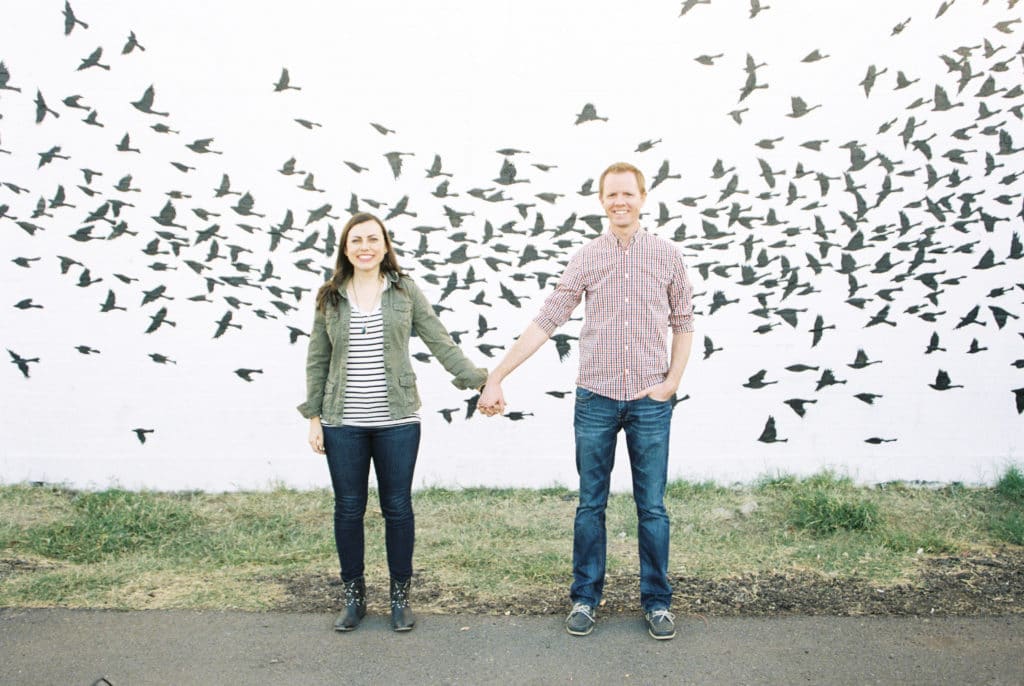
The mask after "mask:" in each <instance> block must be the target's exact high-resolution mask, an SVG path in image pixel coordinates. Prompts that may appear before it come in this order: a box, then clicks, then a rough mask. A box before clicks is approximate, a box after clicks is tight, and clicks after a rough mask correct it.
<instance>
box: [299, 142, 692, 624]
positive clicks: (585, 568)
mask: <svg viewBox="0 0 1024 686" xmlns="http://www.w3.org/2000/svg"><path fill="white" fill-rule="evenodd" d="M599 189H600V192H599V199H600V201H601V205H602V207H603V208H604V211H605V214H606V215H607V217H608V230H607V231H606V232H605V233H603V234H602V235H601V236H599V237H598V238H595V239H593V240H592V241H590V242H589V243H587V244H585V245H584V246H582V247H581V248H580V249H579V251H578V252H577V253H576V254H575V255H574V256H573V257H572V259H571V260H570V261H569V263H568V265H567V266H566V268H565V271H564V272H563V273H562V275H561V278H560V279H559V281H558V285H557V286H556V287H555V289H554V291H552V292H551V293H550V294H549V295H548V296H547V298H546V300H545V301H544V305H543V306H542V308H541V310H540V312H539V313H538V314H537V316H536V317H535V318H534V319H533V320H532V321H531V323H530V324H529V325H528V326H527V328H526V330H525V331H524V332H523V333H522V335H520V336H519V338H518V339H516V341H515V343H514V344H513V345H512V346H511V347H510V348H509V350H508V352H507V353H506V355H505V356H504V358H503V359H502V360H501V361H500V362H499V363H498V365H497V366H496V367H495V368H494V369H493V370H492V371H491V372H490V373H489V374H488V372H487V371H486V370H484V369H480V368H478V367H476V366H475V365H474V364H473V363H472V362H471V361H470V360H469V359H467V358H466V357H465V355H463V354H462V351H461V350H460V349H459V348H458V347H457V346H456V345H455V343H454V342H453V341H452V339H451V337H450V336H449V334H448V331H447V329H446V328H445V327H444V325H443V324H442V323H441V321H440V319H439V318H438V316H437V314H436V313H435V312H434V310H433V308H432V307H431V305H430V303H429V301H428V300H427V299H426V297H425V296H424V295H423V293H422V292H421V291H420V289H419V288H418V287H417V286H416V284H415V283H414V282H413V281H412V279H410V278H409V276H408V275H406V274H404V273H403V272H402V271H401V270H400V269H399V266H398V260H397V256H396V254H395V250H394V247H393V246H392V243H391V239H390V236H389V235H388V232H387V230H386V229H385V228H384V225H383V223H382V222H381V221H380V219H378V218H377V217H375V216H373V215H371V214H366V213H360V214H356V215H354V216H353V217H352V218H351V219H350V220H349V221H348V223H347V224H346V225H345V227H344V229H343V230H342V233H341V237H340V239H339V249H338V258H337V261H336V264H335V268H334V273H333V275H332V276H331V279H330V280H329V281H327V283H325V284H324V285H323V286H322V287H321V288H320V290H319V292H318V293H317V296H316V312H315V316H314V323H313V330H312V332H311V334H310V341H309V351H308V354H307V361H306V385H307V396H306V401H305V402H304V403H302V404H301V405H300V406H299V408H298V409H299V412H300V413H301V414H302V415H303V416H304V417H306V418H308V419H309V422H310V424H309V438H308V440H309V444H310V447H311V448H312V449H313V451H314V452H315V453H318V454H321V455H326V458H327V465H328V469H329V471H330V475H331V484H332V487H333V490H334V536H335V543H336V545H337V549H338V559H339V562H340V566H341V580H342V584H343V586H344V590H345V611H344V613H342V615H341V616H340V617H338V620H337V621H336V622H335V624H334V628H335V629H336V630H338V631H350V630H352V629H355V628H356V627H357V626H358V624H359V621H360V619H362V617H363V616H364V615H365V614H366V583H365V578H364V576H363V573H364V564H363V555H364V529H363V516H364V513H365V511H366V503H367V493H368V480H369V473H370V465H371V462H372V464H373V468H374V471H375V473H376V477H377V486H378V491H379V498H380V507H381V512H382V514H383V516H384V522H385V544H386V550H387V562H388V570H389V572H390V577H391V584H390V601H391V627H392V628H393V629H394V630H395V631H408V630H410V629H412V628H413V626H414V624H415V621H416V620H415V617H414V615H413V612H412V609H411V607H410V605H409V593H410V583H411V579H412V555H413V544H414V539H415V523H414V515H413V508H412V480H413V472H414V469H415V465H416V456H417V453H418V450H419V442H420V420H419V416H418V415H417V410H418V409H419V407H420V398H419V394H418V391H417V388H416V384H415V374H414V373H413V370H412V364H411V362H410V355H409V339H410V336H411V332H412V331H413V330H415V331H416V334H417V335H418V336H419V337H420V339H421V340H422V341H423V342H424V343H425V344H426V346H427V348H428V349H429V350H430V351H431V353H433V355H434V356H435V357H436V358H437V359H438V361H439V362H440V363H441V364H442V365H443V366H444V368H445V369H446V370H447V371H448V372H449V373H450V374H451V375H452V377H453V383H454V384H455V385H456V386H457V387H458V388H462V389H473V388H476V389H479V391H480V397H479V398H478V401H477V408H478V409H479V410H480V411H481V412H482V413H483V414H486V415H489V416H493V415H496V414H503V413H504V410H505V397H504V394H503V393H502V388H501V382H502V380H503V379H504V378H505V377H506V376H507V375H508V374H509V373H511V372H512V371H513V370H514V369H516V368H517V367H518V366H519V365H520V364H522V363H523V362H524V361H526V360H527V359H528V358H529V357H530V356H531V355H533V353H534V352H536V351H537V350H538V349H539V348H540V347H541V346H542V345H543V344H544V342H545V341H547V340H548V338H549V337H550V336H551V335H552V334H554V332H555V330H556V329H557V328H558V327H560V326H561V325H562V324H564V323H565V322H566V321H568V319H569V317H570V315H571V314H572V312H573V310H574V309H575V308H576V307H577V306H578V305H579V303H580V301H581V300H584V301H585V314H584V323H583V328H582V331H581V333H580V341H579V356H580V368H579V376H578V378H577V380H576V386H577V388H576V393H575V410H574V418H573V427H574V433H575V444H576V469H577V472H578V474H579V504H578V506H577V508H576V517H575V523H574V527H573V529H574V530H573V582H572V586H571V588H570V591H569V596H570V600H571V601H572V609H571V610H570V612H569V614H568V617H567V618H566V620H565V627H566V630H567V631H568V632H569V633H570V634H573V635H576V636H585V635H587V634H589V633H590V632H591V631H592V630H593V628H594V622H595V617H596V613H595V610H596V608H597V607H598V605H599V603H600V602H601V596H602V592H603V587H604V579H605V558H606V533H605V508H606V505H607V502H608V494H609V486H610V480H611V472H612V467H613V465H614V460H615V445H616V440H617V436H618V433H619V431H620V430H622V431H624V432H625V435H626V444H627V448H628V453H629V461H630V467H631V473H632V482H633V499H634V501H635V503H636V508H637V519H638V525H637V526H638V532H637V533H638V539H639V555H640V603H641V609H642V611H643V615H644V620H645V622H646V625H647V628H648V632H649V633H650V635H651V636H652V637H654V638H656V639H671V638H673V637H674V636H675V624H674V620H675V618H674V616H673V614H672V612H671V611H670V608H671V602H672V588H671V585H670V584H669V580H668V555H669V518H668V514H667V512H666V510H665V507H664V502H663V501H664V496H665V487H666V483H667V478H668V455H669V431H670V428H671V420H672V408H673V402H672V400H673V397H674V395H675V392H676V389H677V388H678V387H679V383H680V380H681V378H682V375H683V371H684V370H685V368H686V362H687V359H688V358H689V355H690V347H691V342H692V337H693V300H692V297H693V289H692V286H691V284H690V281H689V278H688V276H687V271H686V266H685V265H684V263H683V259H682V255H681V254H680V252H679V250H678V249H677V248H676V246H675V245H673V244H672V243H671V242H669V241H667V240H664V239H662V238H659V237H657V236H654V235H652V234H650V233H648V232H647V231H646V230H645V229H644V228H642V226H641V224H640V211H641V209H642V207H643V204H644V201H645V199H646V195H647V193H646V186H645V181H644V176H643V174H642V173H641V172H640V170H639V169H637V168H636V167H635V166H633V165H631V164H628V163H623V162H619V163H616V164H613V165H611V166H609V167H608V168H607V169H605V171H604V172H603V173H602V175H601V178H600V184H599ZM670 331H671V336H669V332H670Z"/></svg>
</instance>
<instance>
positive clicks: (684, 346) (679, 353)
mask: <svg viewBox="0 0 1024 686" xmlns="http://www.w3.org/2000/svg"><path fill="white" fill-rule="evenodd" d="M692 345H693V332H692V331H679V332H673V333H672V350H671V358H670V359H669V365H668V373H667V374H665V380H664V381H662V382H661V383H659V384H654V385H653V386H649V387H647V388H645V389H644V390H642V391H640V392H639V393H637V395H636V398H633V400H636V399H637V398H643V397H645V396H650V397H651V398H652V399H653V400H657V401H659V402H665V401H666V400H668V399H670V398H671V397H672V396H673V395H675V392H676V390H677V389H678V388H679V382H680V381H682V379H683V372H684V371H686V363H687V361H689V359H690V348H691V347H692Z"/></svg>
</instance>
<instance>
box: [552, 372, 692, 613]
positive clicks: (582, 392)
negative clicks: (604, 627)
mask: <svg viewBox="0 0 1024 686" xmlns="http://www.w3.org/2000/svg"><path fill="white" fill-rule="evenodd" d="M573 425H574V428H575V432H576V471H577V472H578V473H579V475H580V502H579V506H578V507H577V508H576V522H575V526H574V537H573V551H572V567H573V583H572V588H571V589H570V591H569V595H570V597H571V598H572V601H573V602H574V603H575V602H580V603H586V604H588V605H590V606H592V607H597V605H598V603H600V602H601V594H602V592H603V590H604V576H605V560H606V557H607V534H606V531H605V508H606V506H607V505H608V490H609V486H610V484H611V473H612V467H613V466H614V465H615V443H616V439H617V436H618V433H619V430H620V429H622V430H624V431H625V432H626V447H627V448H628V450H629V464H630V468H631V470H632V474H633V500H634V501H635V503H636V513H637V520H638V522H637V538H638V539H639V547H640V605H641V607H642V608H643V610H644V612H649V611H651V610H657V609H668V608H669V607H670V606H671V604H672V587H671V586H670V585H669V581H668V549H669V521H668V513H667V512H666V511H665V504H664V500H665V485H666V481H667V479H668V439H669V429H670V428H671V425H672V402H671V401H670V400H669V401H665V402H658V401H656V400H652V399H650V398H640V399H639V400H612V399H611V398H606V397H604V396H601V395H598V394H597V393H594V392H592V391H588V390H586V389H584V388H577V389H576V411H575V417H574V421H573Z"/></svg>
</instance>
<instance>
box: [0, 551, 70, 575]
mask: <svg viewBox="0 0 1024 686" xmlns="http://www.w3.org/2000/svg"><path fill="white" fill-rule="evenodd" d="M56 568H57V565H54V564H49V563H46V562H38V561H34V560H23V559H21V558H18V557H0V581H3V580H4V579H6V578H7V577H9V576H14V575H15V574H24V573H25V572H38V571H44V570H48V569H56Z"/></svg>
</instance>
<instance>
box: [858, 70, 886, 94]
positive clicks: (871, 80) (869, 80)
mask: <svg viewBox="0 0 1024 686" xmlns="http://www.w3.org/2000/svg"><path fill="white" fill-rule="evenodd" d="M887 71H889V69H888V68H885V69H882V70H881V71H879V70H878V67H876V66H875V65H873V64H872V65H869V66H868V71H867V73H866V74H865V75H864V78H863V79H861V82H860V83H859V84H857V85H859V86H863V87H864V97H869V96H870V95H871V89H872V88H874V87H875V80H876V79H877V78H878V77H879V76H881V75H882V74H884V73H885V72H887Z"/></svg>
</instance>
